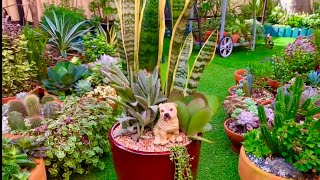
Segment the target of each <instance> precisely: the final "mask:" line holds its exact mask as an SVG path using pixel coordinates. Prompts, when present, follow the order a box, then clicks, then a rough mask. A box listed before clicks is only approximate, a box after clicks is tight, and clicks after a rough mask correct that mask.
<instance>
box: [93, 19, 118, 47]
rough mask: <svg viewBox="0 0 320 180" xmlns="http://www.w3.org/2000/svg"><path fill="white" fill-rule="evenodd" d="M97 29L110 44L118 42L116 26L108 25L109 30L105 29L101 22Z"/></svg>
mask: <svg viewBox="0 0 320 180" xmlns="http://www.w3.org/2000/svg"><path fill="white" fill-rule="evenodd" d="M97 30H98V33H99V34H101V35H102V36H103V37H104V38H105V39H106V41H107V43H108V44H111V45H115V44H117V34H116V28H115V27H114V25H113V26H111V28H109V26H107V30H106V31H105V30H104V29H103V27H102V26H101V24H99V25H98V28H97Z"/></svg>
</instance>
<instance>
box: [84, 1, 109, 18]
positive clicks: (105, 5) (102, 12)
mask: <svg viewBox="0 0 320 180" xmlns="http://www.w3.org/2000/svg"><path fill="white" fill-rule="evenodd" d="M111 2H112V0H93V1H91V2H90V3H89V10H90V12H92V13H93V17H94V18H95V19H96V20H97V21H99V22H108V16H110V15H111V14H113V13H114V9H113V8H112V7H110V3H111Z"/></svg>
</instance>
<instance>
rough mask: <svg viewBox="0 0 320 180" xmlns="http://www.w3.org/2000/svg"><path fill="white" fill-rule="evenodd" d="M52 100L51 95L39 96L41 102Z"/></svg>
mask: <svg viewBox="0 0 320 180" xmlns="http://www.w3.org/2000/svg"><path fill="white" fill-rule="evenodd" d="M51 101H54V98H53V96H43V97H42V98H41V104H46V103H47V102H51Z"/></svg>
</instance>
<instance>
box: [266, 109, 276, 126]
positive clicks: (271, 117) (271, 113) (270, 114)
mask: <svg viewBox="0 0 320 180" xmlns="http://www.w3.org/2000/svg"><path fill="white" fill-rule="evenodd" d="M264 111H265V113H266V116H267V119H268V124H269V125H270V126H272V127H273V120H274V111H273V109H271V108H268V107H264Z"/></svg>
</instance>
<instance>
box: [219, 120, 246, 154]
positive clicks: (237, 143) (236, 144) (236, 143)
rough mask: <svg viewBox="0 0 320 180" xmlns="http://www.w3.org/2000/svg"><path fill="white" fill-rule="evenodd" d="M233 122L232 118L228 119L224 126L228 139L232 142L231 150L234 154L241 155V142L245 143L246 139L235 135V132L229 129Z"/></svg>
mask: <svg viewBox="0 0 320 180" xmlns="http://www.w3.org/2000/svg"><path fill="white" fill-rule="evenodd" d="M231 121H232V119H231V118H229V119H227V120H225V121H224V124H223V126H224V131H225V132H226V134H227V136H228V138H229V139H230V141H231V149H232V150H233V151H234V152H236V153H238V154H239V152H240V148H241V146H242V144H241V142H243V141H244V137H243V136H241V135H239V134H237V133H235V132H233V131H231V130H230V129H229V128H228V126H227V125H228V124H229V123H230V122H231Z"/></svg>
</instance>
